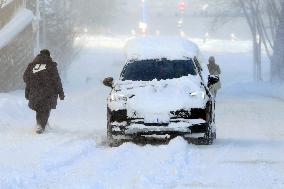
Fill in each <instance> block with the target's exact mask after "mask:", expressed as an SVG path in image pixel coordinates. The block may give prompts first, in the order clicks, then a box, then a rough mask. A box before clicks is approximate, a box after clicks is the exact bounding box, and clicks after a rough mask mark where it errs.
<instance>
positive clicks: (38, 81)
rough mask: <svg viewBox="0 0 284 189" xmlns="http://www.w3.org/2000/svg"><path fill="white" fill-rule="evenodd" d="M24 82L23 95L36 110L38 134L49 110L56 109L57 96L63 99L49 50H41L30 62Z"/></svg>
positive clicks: (47, 116) (58, 78) (45, 122)
mask: <svg viewBox="0 0 284 189" xmlns="http://www.w3.org/2000/svg"><path fill="white" fill-rule="evenodd" d="M23 79H24V82H25V83H26V89H25V97H26V99H27V100H29V107H30V109H32V110H34V111H35V112H36V121H37V130H36V132H37V133H38V134H41V133H43V132H44V130H45V127H46V125H47V123H48V119H49V116H50V112H51V110H52V109H56V106H57V99H58V96H59V98H60V100H64V98H65V95H64V91H63V88H62V83H61V79H60V76H59V73H58V69H57V63H56V62H53V60H52V58H51V56H50V52H49V51H48V50H46V49H44V50H41V51H40V54H39V55H37V56H36V58H35V59H34V60H33V62H32V63H30V64H29V65H28V67H27V69H26V71H25V73H24V76H23Z"/></svg>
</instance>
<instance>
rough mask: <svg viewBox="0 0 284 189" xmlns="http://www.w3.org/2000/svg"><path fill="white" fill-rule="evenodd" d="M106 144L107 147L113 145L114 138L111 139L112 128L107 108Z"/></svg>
mask: <svg viewBox="0 0 284 189" xmlns="http://www.w3.org/2000/svg"><path fill="white" fill-rule="evenodd" d="M107 145H108V146H109V147H113V146H114V139H113V135H112V128H111V124H110V111H109V109H108V110H107Z"/></svg>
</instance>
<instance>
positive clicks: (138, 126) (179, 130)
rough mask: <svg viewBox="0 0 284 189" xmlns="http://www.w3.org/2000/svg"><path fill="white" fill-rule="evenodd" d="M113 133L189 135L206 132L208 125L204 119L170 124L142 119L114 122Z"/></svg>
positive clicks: (173, 121) (174, 121) (177, 121)
mask: <svg viewBox="0 0 284 189" xmlns="http://www.w3.org/2000/svg"><path fill="white" fill-rule="evenodd" d="M111 126H112V134H113V135H130V136H131V135H167V134H168V135H187V134H193V133H205V132H206V129H207V127H208V124H207V123H206V121H204V120H202V119H190V120H172V121H171V122H170V123H168V124H160V125H159V124H149V123H147V124H145V123H142V122H141V121H136V122H131V123H126V122H124V123H113V124H112V125H111Z"/></svg>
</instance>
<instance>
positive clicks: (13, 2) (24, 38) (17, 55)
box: [0, 0, 34, 92]
mask: <svg viewBox="0 0 284 189" xmlns="http://www.w3.org/2000/svg"><path fill="white" fill-rule="evenodd" d="M0 5H1V6H0V68H1V69H0V92H6V91H11V90H16V89H20V88H22V87H23V81H22V75H23V72H24V70H25V68H26V66H27V64H28V63H29V62H30V61H31V60H32V58H33V53H34V30H33V25H32V23H33V18H34V15H33V12H32V11H31V10H29V9H27V6H26V1H25V0H9V1H3V0H1V3H0Z"/></svg>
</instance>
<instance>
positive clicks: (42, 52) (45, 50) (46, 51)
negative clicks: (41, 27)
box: [40, 49, 50, 56]
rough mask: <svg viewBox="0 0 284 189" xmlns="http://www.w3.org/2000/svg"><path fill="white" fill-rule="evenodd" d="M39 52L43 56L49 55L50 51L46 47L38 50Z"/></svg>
mask: <svg viewBox="0 0 284 189" xmlns="http://www.w3.org/2000/svg"><path fill="white" fill-rule="evenodd" d="M40 54H42V55H45V56H50V52H49V50H47V49H43V50H41V51H40Z"/></svg>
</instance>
